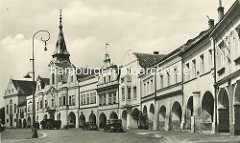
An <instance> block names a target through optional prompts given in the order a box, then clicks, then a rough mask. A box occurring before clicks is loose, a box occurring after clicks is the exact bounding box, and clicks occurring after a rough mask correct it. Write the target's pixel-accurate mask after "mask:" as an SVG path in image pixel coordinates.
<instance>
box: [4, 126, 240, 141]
mask: <svg viewBox="0 0 240 143" xmlns="http://www.w3.org/2000/svg"><path fill="white" fill-rule="evenodd" d="M1 136H2V142H3V143H10V142H20V143H32V142H33V143H168V142H169V143H172V142H174V143H181V142H182V143H240V136H230V135H226V134H225V135H219V134H218V135H215V134H214V135H213V134H198V133H194V134H192V133H187V132H164V131H148V130H128V131H126V132H124V133H106V132H103V131H82V130H80V129H69V130H39V136H40V138H39V139H30V137H31V129H7V130H6V131H4V132H3V133H2V135H1Z"/></svg>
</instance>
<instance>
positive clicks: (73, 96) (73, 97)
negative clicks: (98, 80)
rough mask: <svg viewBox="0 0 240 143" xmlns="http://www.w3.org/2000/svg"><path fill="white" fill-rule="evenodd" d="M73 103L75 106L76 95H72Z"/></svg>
mask: <svg viewBox="0 0 240 143" xmlns="http://www.w3.org/2000/svg"><path fill="white" fill-rule="evenodd" d="M72 105H73V106H75V95H72Z"/></svg>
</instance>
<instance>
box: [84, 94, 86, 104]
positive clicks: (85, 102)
mask: <svg viewBox="0 0 240 143" xmlns="http://www.w3.org/2000/svg"><path fill="white" fill-rule="evenodd" d="M83 105H86V95H85V94H83Z"/></svg>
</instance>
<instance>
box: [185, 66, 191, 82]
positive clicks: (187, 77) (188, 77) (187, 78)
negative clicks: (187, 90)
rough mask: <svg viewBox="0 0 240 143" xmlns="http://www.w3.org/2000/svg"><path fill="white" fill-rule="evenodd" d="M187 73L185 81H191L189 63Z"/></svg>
mask: <svg viewBox="0 0 240 143" xmlns="http://www.w3.org/2000/svg"><path fill="white" fill-rule="evenodd" d="M185 67H186V71H185V72H184V74H185V80H186V81H187V80H189V79H190V69H189V63H187V64H186V66H185Z"/></svg>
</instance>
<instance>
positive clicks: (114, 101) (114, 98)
mask: <svg viewBox="0 0 240 143" xmlns="http://www.w3.org/2000/svg"><path fill="white" fill-rule="evenodd" d="M116 96H117V95H116V93H113V97H112V98H113V101H112V103H113V104H115V103H116V100H117V97H116Z"/></svg>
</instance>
